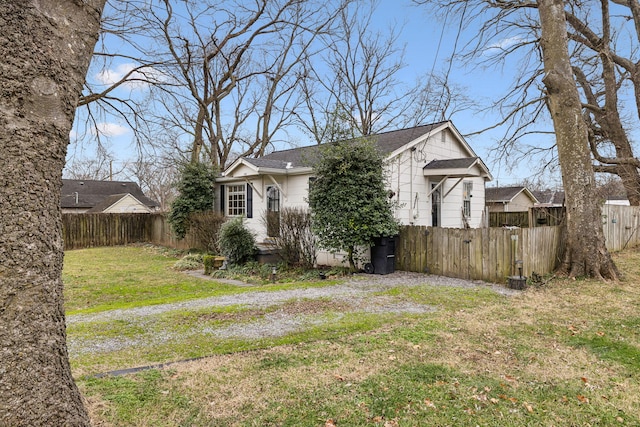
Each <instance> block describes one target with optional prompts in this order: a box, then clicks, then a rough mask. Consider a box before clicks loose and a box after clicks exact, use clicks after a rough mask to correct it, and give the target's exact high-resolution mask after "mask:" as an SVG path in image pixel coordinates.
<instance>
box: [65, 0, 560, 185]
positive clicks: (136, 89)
mask: <svg viewBox="0 0 640 427" xmlns="http://www.w3.org/2000/svg"><path fill="white" fill-rule="evenodd" d="M374 24H375V25H376V26H377V27H378V28H380V29H381V30H384V29H386V28H387V27H388V26H389V25H392V24H396V25H397V26H398V27H399V28H402V33H401V37H400V41H399V43H400V44H401V45H404V47H405V63H406V64H407V66H406V68H405V69H403V70H402V71H401V73H400V74H399V76H398V77H399V79H400V80H402V81H405V82H406V83H407V85H410V84H411V83H413V81H415V79H416V78H417V77H419V76H421V75H425V74H426V73H428V72H430V71H431V70H434V71H436V72H443V71H444V70H446V69H447V68H448V67H447V61H448V60H449V58H450V57H451V55H452V54H453V51H454V43H455V40H456V37H457V36H458V24H459V18H458V17H453V18H452V19H450V20H449V22H442V21H439V20H437V19H436V18H435V17H433V16H431V15H429V13H428V11H427V10H426V9H425V8H424V7H418V6H415V5H413V4H412V3H411V2H410V1H409V0H381V1H380V3H379V6H378V9H377V11H376V15H375V21H374ZM476 33H477V29H474V28H464V30H463V32H462V33H461V34H460V38H459V41H458V50H460V49H462V47H463V46H464V44H465V43H466V42H467V41H469V39H470V38H472V37H474V36H475V34H476ZM441 37H442V39H441ZM440 40H442V42H441V44H440V46H439V51H438V44H439V41H440ZM436 55H437V56H436ZM514 66H517V65H511V64H509V63H507V64H506V65H505V67H503V68H501V69H488V70H483V69H481V68H474V69H470V68H468V67H464V66H463V65H462V64H461V63H459V62H454V63H453V64H452V66H451V70H450V74H449V81H450V82H452V83H453V84H456V85H459V86H462V87H464V88H465V94H466V95H467V96H469V97H470V98H472V99H474V100H476V101H477V102H478V104H481V105H490V104H491V102H492V100H493V99H496V98H497V97H498V96H499V95H500V94H502V93H504V92H505V90H506V89H507V87H508V84H509V83H510V80H511V75H512V74H513V67H514ZM129 67H130V65H127V64H123V63H120V64H118V63H116V64H113V66H112V67H111V68H109V69H108V70H103V71H102V72H100V73H98V72H97V71H96V70H93V72H92V73H93V74H91V73H90V75H89V78H90V79H92V80H93V81H100V80H104V81H105V82H106V81H113V80H114V79H116V78H117V77H118V76H121V75H123V74H124V73H125V72H127V71H128V70H129V69H130V68H129ZM123 90H124V91H130V93H132V94H137V95H138V96H142V95H143V94H144V91H145V88H144V87H140V86H135V85H132V86H128V87H126V88H124V89H123ZM500 119H501V117H500V115H499V114H496V113H490V114H478V113H475V112H472V111H465V112H461V113H459V114H456V115H455V116H454V117H453V121H454V124H455V125H456V127H457V128H458V129H459V130H460V131H461V132H462V133H463V134H469V133H473V132H476V131H478V130H480V129H482V128H484V127H486V126H488V125H490V124H492V123H494V122H496V121H499V120H500ZM435 120H437V118H435V117H434V121H435ZM100 122H101V125H100V126H101V128H102V129H103V131H104V137H103V139H104V140H105V141H107V143H108V144H107V145H108V147H109V150H110V151H111V152H112V153H113V154H114V156H115V158H116V163H123V162H125V161H130V160H133V159H135V156H136V152H135V148H134V144H133V132H132V131H131V130H130V129H129V128H128V127H127V125H126V123H123V121H122V120H121V119H117V118H114V117H104V118H102V119H101V121H100ZM499 135H500V134H499V132H488V133H485V134H482V135H478V136H473V137H469V138H468V142H469V143H470V145H471V146H472V147H473V149H474V150H475V151H476V153H477V154H478V155H479V156H480V157H482V158H483V160H484V161H485V163H487V165H488V166H489V168H490V170H491V172H492V174H493V176H494V179H495V181H494V182H493V183H492V184H491V185H495V184H496V182H497V183H498V184H500V185H512V184H515V183H517V182H520V181H521V180H522V179H523V178H528V177H531V175H532V174H533V172H532V171H533V169H534V168H533V167H532V165H531V164H525V165H514V169H513V170H508V168H507V167H506V166H505V165H504V164H503V163H500V162H497V161H495V159H494V158H493V157H492V156H491V155H490V154H489V150H490V149H491V148H492V147H493V146H495V144H496V143H495V140H496V138H497V137H498V136H499ZM73 137H74V134H73V133H72V141H73ZM300 138H301V141H300V142H302V143H303V144H304V137H300ZM309 143H310V141H309ZM93 150H94V148H93V147H92V146H85V147H80V146H77V145H74V144H72V146H71V147H70V150H69V151H70V153H69V159H71V158H72V156H76V157H83V156H88V157H91V155H92V153H93ZM532 161H533V160H532ZM553 185H557V179H556V180H555V182H554V183H553Z"/></svg>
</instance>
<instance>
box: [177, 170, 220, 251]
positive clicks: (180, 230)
mask: <svg viewBox="0 0 640 427" xmlns="http://www.w3.org/2000/svg"><path fill="white" fill-rule="evenodd" d="M214 184H215V172H214V170H213V169H212V168H211V166H209V165H207V164H204V163H185V164H183V165H181V166H180V181H179V182H178V184H177V189H178V192H179V193H180V194H179V195H178V197H176V199H175V200H174V201H173V203H172V204H171V212H169V217H168V220H169V224H171V227H172V228H173V231H174V232H175V233H176V236H177V237H178V238H179V239H183V238H184V236H185V235H186V234H187V231H189V226H190V223H189V220H190V216H191V214H193V213H194V212H202V211H206V210H210V209H211V208H212V207H213V202H214V200H215V195H214V192H213V186H214Z"/></svg>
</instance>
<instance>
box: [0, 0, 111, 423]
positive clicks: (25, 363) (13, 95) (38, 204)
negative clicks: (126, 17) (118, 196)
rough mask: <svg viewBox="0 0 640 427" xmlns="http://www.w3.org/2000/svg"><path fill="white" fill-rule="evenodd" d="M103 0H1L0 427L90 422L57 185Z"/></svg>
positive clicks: (59, 182)
mask: <svg viewBox="0 0 640 427" xmlns="http://www.w3.org/2000/svg"><path fill="white" fill-rule="evenodd" d="M103 6H104V0H23V1H10V0H2V1H0V27H1V28H2V31H1V32H0V151H1V154H0V209H1V210H2V212H1V215H0V425H3V426H35V425H47V426H76V425H88V424H89V420H88V416H87V414H86V411H85V409H84V407H83V404H82V399H81V396H80V393H79V392H78V389H77V388H76V386H75V384H74V382H73V378H72V376H71V369H70V367H69V361H68V356H67V349H66V343H65V338H66V334H65V320H64V311H63V300H62V280H61V271H62V257H63V252H62V250H63V248H62V237H61V236H62V234H61V231H62V229H61V228H62V227H61V216H60V188H61V186H62V181H61V177H62V168H63V166H64V161H65V153H66V149H67V145H68V142H69V132H70V130H71V125H72V122H73V117H74V113H75V108H76V103H77V99H78V96H79V95H80V92H81V90H82V85H83V82H84V78H85V75H86V72H87V68H88V65H89V60H90V58H91V53H92V50H93V47H94V45H95V42H96V40H97V37H98V31H99V24H100V12H101V10H102V7H103Z"/></svg>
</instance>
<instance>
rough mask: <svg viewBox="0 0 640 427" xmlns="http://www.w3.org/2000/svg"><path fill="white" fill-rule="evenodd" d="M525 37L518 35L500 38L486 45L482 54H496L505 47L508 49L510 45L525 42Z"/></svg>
mask: <svg viewBox="0 0 640 427" xmlns="http://www.w3.org/2000/svg"><path fill="white" fill-rule="evenodd" d="M525 41H526V39H524V38H522V37H520V36H514V37H508V38H506V39H502V40H500V41H499V42H497V43H494V44H492V45H490V46H488V47H487V48H486V49H485V51H484V54H485V55H496V54H498V53H500V52H503V51H505V50H507V49H509V48H510V47H512V46H515V45H517V44H519V43H523V42H525Z"/></svg>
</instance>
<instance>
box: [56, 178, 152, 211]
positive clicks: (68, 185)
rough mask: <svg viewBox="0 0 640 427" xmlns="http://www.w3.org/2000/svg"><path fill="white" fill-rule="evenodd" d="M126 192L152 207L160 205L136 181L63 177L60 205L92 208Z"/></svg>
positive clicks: (71, 207) (63, 206)
mask: <svg viewBox="0 0 640 427" xmlns="http://www.w3.org/2000/svg"><path fill="white" fill-rule="evenodd" d="M125 194H131V195H132V196H133V197H135V198H136V199H137V200H138V201H140V202H141V203H142V204H144V205H145V206H147V207H148V208H150V209H154V208H156V207H158V206H159V204H158V202H156V201H155V200H152V199H150V198H148V197H147V196H145V195H144V193H143V192H142V189H141V188H140V186H139V185H138V184H136V183H135V182H130V181H94V180H87V179H63V180H62V196H61V200H60V205H61V206H62V208H67V209H73V208H81V209H91V208H93V207H95V206H97V205H99V204H101V203H103V202H104V201H105V200H106V199H107V198H108V197H110V196H113V195H120V198H122V197H123V196H124V195H125ZM116 201H117V200H116ZM112 204H113V203H112ZM109 206H110V205H109ZM107 207H108V206H107Z"/></svg>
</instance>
